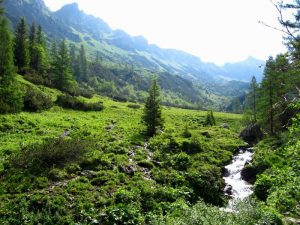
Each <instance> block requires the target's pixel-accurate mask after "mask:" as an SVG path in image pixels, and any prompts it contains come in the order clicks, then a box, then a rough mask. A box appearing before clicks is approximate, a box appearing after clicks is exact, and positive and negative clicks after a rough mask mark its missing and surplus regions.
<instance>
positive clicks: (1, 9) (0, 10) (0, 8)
mask: <svg viewBox="0 0 300 225" xmlns="http://www.w3.org/2000/svg"><path fill="white" fill-rule="evenodd" d="M2 3H3V0H0V16H1V15H2V14H3V12H4V9H3V8H2Z"/></svg>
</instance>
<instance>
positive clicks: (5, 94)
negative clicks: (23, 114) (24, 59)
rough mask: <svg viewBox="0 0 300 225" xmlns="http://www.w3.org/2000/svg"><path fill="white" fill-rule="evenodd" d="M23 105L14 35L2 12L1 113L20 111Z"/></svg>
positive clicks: (0, 45) (0, 53) (0, 21)
mask: <svg viewBox="0 0 300 225" xmlns="http://www.w3.org/2000/svg"><path fill="white" fill-rule="evenodd" d="M0 7H1V2H0ZM2 12H3V10H2V11H1V13H2ZM22 106H23V99H22V95H21V93H20V92H19V91H18V89H17V87H16V81H15V76H14V61H13V43H12V37H11V33H10V31H9V28H8V25H7V20H6V19H5V18H3V17H2V15H1V14H0V113H11V112H18V111H20V110H21V109H22Z"/></svg>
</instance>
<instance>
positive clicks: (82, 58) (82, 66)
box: [79, 45, 88, 81]
mask: <svg viewBox="0 0 300 225" xmlns="http://www.w3.org/2000/svg"><path fill="white" fill-rule="evenodd" d="M79 71H80V79H79V80H80V81H87V73H88V68H87V59H86V54H85V49H84V46H83V45H81V46H80V52H79Z"/></svg>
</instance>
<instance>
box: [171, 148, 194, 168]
mask: <svg viewBox="0 0 300 225" xmlns="http://www.w3.org/2000/svg"><path fill="white" fill-rule="evenodd" d="M189 166H190V156H189V155H188V154H186V153H185V152H181V153H179V154H177V155H174V157H173V167H174V168H175V169H177V170H186V169H187V168H188V167H189Z"/></svg>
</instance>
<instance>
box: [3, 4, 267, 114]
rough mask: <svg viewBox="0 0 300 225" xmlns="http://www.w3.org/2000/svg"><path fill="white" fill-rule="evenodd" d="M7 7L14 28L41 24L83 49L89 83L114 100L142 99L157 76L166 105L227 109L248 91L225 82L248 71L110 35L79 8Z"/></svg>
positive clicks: (141, 40)
mask: <svg viewBox="0 0 300 225" xmlns="http://www.w3.org/2000/svg"><path fill="white" fill-rule="evenodd" d="M4 6H5V8H6V16H7V17H8V18H9V20H10V21H11V22H12V24H13V26H14V27H16V26H17V23H18V21H19V18H20V17H24V18H25V19H26V21H27V23H29V24H32V23H33V22H35V23H36V24H37V23H38V25H40V26H41V27H42V28H43V30H44V32H45V33H46V35H47V37H48V41H51V42H52V41H53V40H60V39H66V40H67V42H68V44H74V45H75V46H76V48H80V45H81V44H83V45H84V47H85V50H86V55H87V58H88V61H89V62H90V63H89V65H90V66H89V67H90V70H89V75H88V77H89V79H87V80H86V81H85V82H86V83H90V84H89V85H90V86H91V87H92V88H94V89H96V91H97V92H99V93H101V94H106V92H107V91H106V89H107V88H109V89H111V90H110V93H111V95H112V97H113V96H116V97H118V96H125V97H126V98H127V99H131V100H138V101H140V100H143V99H144V96H145V93H146V91H147V86H148V85H149V83H150V79H151V77H152V76H153V75H154V74H159V79H160V80H162V81H164V82H161V83H162V84H163V85H162V95H163V96H164V97H165V99H166V100H167V101H168V102H167V104H169V105H177V106H182V107H193V108H199V107H200V108H205V106H204V105H207V104H211V105H213V108H215V109H219V110H223V109H225V108H226V105H227V104H229V102H230V100H231V99H232V98H233V97H235V96H239V95H240V92H242V91H245V90H246V88H245V86H246V85H245V83H244V82H236V83H235V84H236V85H233V86H232V83H231V82H229V81H227V80H226V79H225V80H224V79H223V77H230V79H237V80H238V79H242V78H241V77H243V76H244V75H242V74H241V73H246V72H245V71H242V70H240V72H238V73H239V76H237V75H236V73H234V72H231V71H229V70H228V71H227V70H226V69H224V68H221V67H218V66H216V65H214V64H212V63H204V62H202V61H201V60H200V59H199V58H197V57H195V56H193V55H191V54H188V53H185V52H182V51H178V50H172V49H161V48H159V47H157V46H155V45H152V44H148V42H147V40H146V39H145V38H143V37H141V36H136V37H132V36H130V35H128V34H126V33H125V32H124V31H122V30H112V29H111V28H110V27H109V26H108V25H107V24H106V23H105V22H104V21H103V20H101V19H100V18H96V17H94V16H90V15H86V14H85V13H84V12H83V11H81V10H79V9H78V5H77V4H75V3H74V4H69V5H66V6H64V7H62V8H61V9H60V10H58V11H57V12H51V11H50V10H49V9H48V8H47V7H46V5H45V4H44V2H43V0H26V1H23V0H22V1H21V0H6V1H5V2H4ZM75 51H77V50H75ZM262 63H263V62H262ZM254 66H255V67H256V66H257V65H254ZM241 67H242V65H241ZM233 70H234V69H233ZM231 75H232V76H231ZM242 80H245V79H242ZM165 83H168V85H164V84H165ZM93 84H96V85H93ZM95 86H97V87H99V86H102V87H101V88H96V87H95ZM179 87H180V88H179ZM211 87H214V88H211ZM228 89H231V90H232V91H231V92H228V91H227V90H228Z"/></svg>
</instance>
